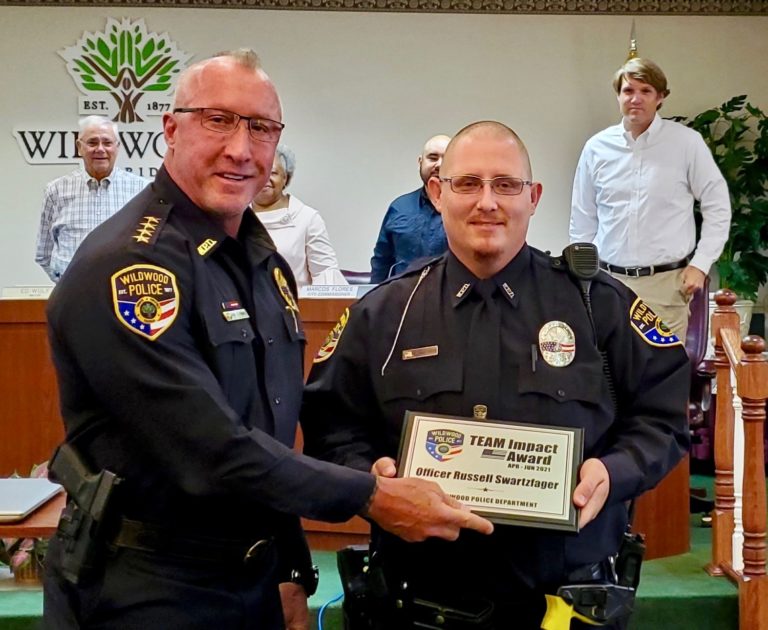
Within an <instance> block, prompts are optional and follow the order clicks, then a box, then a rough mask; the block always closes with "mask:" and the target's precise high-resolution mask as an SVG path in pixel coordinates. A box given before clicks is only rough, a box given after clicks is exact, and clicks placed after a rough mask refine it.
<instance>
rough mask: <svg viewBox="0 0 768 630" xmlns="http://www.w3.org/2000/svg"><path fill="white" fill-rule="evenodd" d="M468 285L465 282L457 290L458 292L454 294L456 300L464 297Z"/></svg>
mask: <svg viewBox="0 0 768 630" xmlns="http://www.w3.org/2000/svg"><path fill="white" fill-rule="evenodd" d="M469 287H470V284H469V282H465V283H464V285H463V286H462V287H461V288H460V289H459V292H458V293H457V294H456V297H457V298H460V297H461V296H462V295H464V294H465V293H466V292H467V289H469Z"/></svg>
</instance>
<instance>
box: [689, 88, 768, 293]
mask: <svg viewBox="0 0 768 630" xmlns="http://www.w3.org/2000/svg"><path fill="white" fill-rule="evenodd" d="M681 122H684V123H685V124H687V125H688V126H689V127H691V128H692V129H695V130H696V131H698V132H699V133H700V134H701V136H702V137H703V138H704V142H706V144H707V146H708V147H709V149H710V151H712V155H713V156H714V158H715V162H716V163H717V166H718V167H719V168H720V171H721V172H722V174H723V177H724V178H725V181H726V183H727V184H728V191H729V193H730V197H731V209H732V213H733V214H732V218H731V230H730V234H729V236H728V242H727V243H726V245H725V248H724V249H723V253H722V255H721V256H720V259H719V260H718V261H717V263H716V265H717V270H718V273H719V275H720V285H721V286H723V287H728V288H730V289H733V291H735V292H736V293H737V294H738V295H739V296H741V297H744V298H747V299H751V300H755V299H756V298H757V290H758V288H759V287H760V285H762V284H765V282H766V281H767V280H768V255H766V254H767V253H768V119H766V116H765V114H764V113H763V112H762V110H760V108H758V107H755V106H754V105H752V104H751V103H749V102H747V95H746V94H742V95H740V96H734V97H733V98H731V99H729V100H728V101H726V102H725V103H723V104H722V105H720V107H716V108H713V109H708V110H706V111H704V112H702V113H700V114H698V115H697V116H695V117H694V118H693V119H692V120H690V121H689V120H688V119H686V118H682V119H681ZM697 211H698V208H697Z"/></svg>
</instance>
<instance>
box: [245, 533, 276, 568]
mask: <svg viewBox="0 0 768 630" xmlns="http://www.w3.org/2000/svg"><path fill="white" fill-rule="evenodd" d="M270 542H271V541H270V540H269V539H267V538H262V539H261V540H257V541H256V542H255V543H253V544H252V545H251V546H250V547H249V548H248V551H246V552H245V555H244V556H243V564H251V563H255V562H258V561H259V560H261V559H262V558H263V557H264V552H265V551H266V550H267V548H268V546H269V543H270Z"/></svg>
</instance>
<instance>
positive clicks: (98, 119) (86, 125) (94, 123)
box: [77, 115, 120, 142]
mask: <svg viewBox="0 0 768 630" xmlns="http://www.w3.org/2000/svg"><path fill="white" fill-rule="evenodd" d="M107 125H109V126H110V127H112V131H113V133H114V134H115V139H116V140H117V141H118V142H119V141H120V136H119V135H117V123H116V122H115V121H114V120H112V119H110V118H107V117H106V116H95V115H94V116H86V117H85V118H81V119H80V120H78V121H77V126H78V127H79V129H80V135H81V136H82V135H83V134H84V133H85V130H86V129H90V128H91V127H104V126H107Z"/></svg>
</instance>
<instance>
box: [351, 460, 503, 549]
mask: <svg viewBox="0 0 768 630" xmlns="http://www.w3.org/2000/svg"><path fill="white" fill-rule="evenodd" d="M396 471H397V469H396V467H395V461H394V460H393V459H391V458H389V457H383V458H381V459H379V460H377V461H376V463H374V465H373V466H372V467H371V472H372V473H374V474H375V475H377V477H376V490H374V493H373V496H372V497H371V502H370V506H369V508H368V511H367V513H366V514H365V516H367V517H368V518H370V519H372V520H374V521H376V523H378V524H379V526H380V527H381V528H382V529H385V530H387V531H388V532H390V533H392V534H395V535H396V536H400V538H402V539H403V540H406V541H408V542H421V541H422V540H426V539H427V538H431V537H436V538H444V539H445V540H456V539H457V538H458V537H459V533H460V532H461V530H462V528H467V529H474V530H476V531H478V532H480V533H482V534H490V533H491V532H492V531H493V523H491V522H490V521H489V520H487V519H484V518H482V517H480V516H478V515H477V514H473V513H472V512H470V511H469V509H468V508H466V507H464V506H463V505H462V504H461V503H460V502H459V501H457V500H456V499H454V498H453V497H451V496H450V495H448V494H446V493H445V492H443V491H442V490H441V488H440V486H438V485H437V484H436V483H435V482H433V481H426V480H424V479H415V478H413V477H405V478H392V477H393V475H394V474H396Z"/></svg>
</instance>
